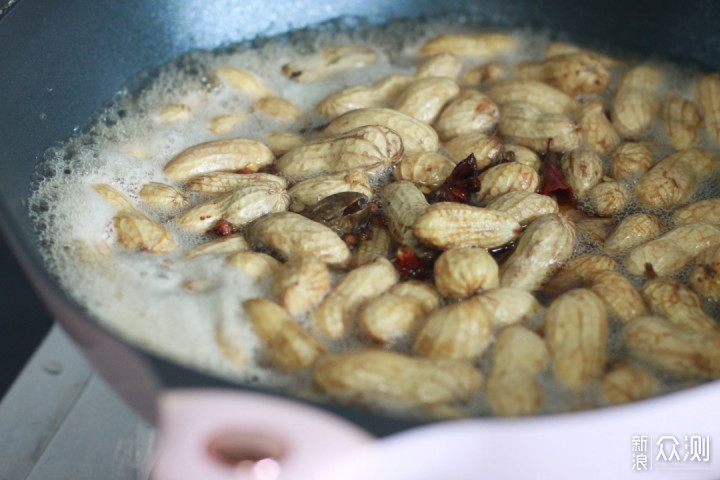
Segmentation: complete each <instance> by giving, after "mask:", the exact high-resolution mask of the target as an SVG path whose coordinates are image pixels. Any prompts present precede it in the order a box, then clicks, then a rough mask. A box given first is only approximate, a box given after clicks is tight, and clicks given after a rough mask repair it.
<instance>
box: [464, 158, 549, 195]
mask: <svg viewBox="0 0 720 480" xmlns="http://www.w3.org/2000/svg"><path fill="white" fill-rule="evenodd" d="M539 184H540V176H539V175H538V173H537V171H535V169H533V168H532V167H528V166H527V165H523V164H522V163H517V162H506V163H501V164H500V165H496V166H494V167H492V168H490V169H488V170H486V171H484V172H483V173H482V174H480V191H479V192H477V194H475V195H473V197H474V198H475V201H477V202H478V203H482V202H488V201H492V200H494V199H495V198H497V197H499V196H501V195H505V194H506V193H510V192H529V193H531V192H534V191H535V190H537V188H538V185H539Z"/></svg>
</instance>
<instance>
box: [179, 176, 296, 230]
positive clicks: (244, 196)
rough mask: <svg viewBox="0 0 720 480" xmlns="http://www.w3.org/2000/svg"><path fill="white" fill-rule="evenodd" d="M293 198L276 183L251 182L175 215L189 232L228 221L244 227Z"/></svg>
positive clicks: (285, 205)
mask: <svg viewBox="0 0 720 480" xmlns="http://www.w3.org/2000/svg"><path fill="white" fill-rule="evenodd" d="M288 205H290V197H289V196H288V194H287V192H286V191H285V189H283V188H279V187H278V186H277V184H276V183H248V184H246V185H243V186H242V187H239V188H237V189H235V190H233V191H231V192H228V193H225V194H223V195H221V196H219V197H216V198H213V199H211V200H208V201H206V202H203V203H200V204H198V205H195V206H194V207H192V208H190V209H188V210H185V211H184V212H183V213H181V214H180V215H178V216H177V217H176V218H175V223H176V224H177V225H178V226H179V227H180V228H182V229H183V230H187V231H190V232H196V233H203V232H206V231H208V230H210V229H212V228H214V227H215V225H216V224H217V222H218V221H220V220H226V221H228V222H230V223H232V224H233V226H235V227H241V226H244V225H247V224H248V223H250V222H252V221H253V220H255V219H256V218H259V217H261V216H263V215H265V214H268V213H273V212H281V211H284V210H287V208H288Z"/></svg>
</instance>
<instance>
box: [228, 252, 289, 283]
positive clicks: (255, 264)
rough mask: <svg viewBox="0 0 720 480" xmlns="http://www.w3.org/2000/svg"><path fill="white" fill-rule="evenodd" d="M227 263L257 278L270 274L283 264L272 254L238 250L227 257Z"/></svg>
mask: <svg viewBox="0 0 720 480" xmlns="http://www.w3.org/2000/svg"><path fill="white" fill-rule="evenodd" d="M227 263H228V265H232V266H233V267H235V268H236V269H238V270H240V271H241V272H243V273H244V274H246V275H249V276H251V277H252V278H254V279H255V280H262V279H263V278H266V277H268V276H270V275H271V274H273V273H274V272H275V271H277V270H278V269H279V268H280V266H281V265H282V264H281V263H280V262H279V261H277V260H276V259H274V258H273V257H271V256H270V255H267V254H265V253H260V252H236V253H233V254H232V255H230V256H229V257H227Z"/></svg>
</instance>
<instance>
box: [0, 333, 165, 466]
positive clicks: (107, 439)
mask: <svg viewBox="0 0 720 480" xmlns="http://www.w3.org/2000/svg"><path fill="white" fill-rule="evenodd" d="M153 438H154V431H153V429H152V427H150V426H149V425H148V424H146V423H145V422H144V421H143V420H141V419H140V418H139V417H138V416H137V415H136V414H135V413H134V412H132V411H131V410H130V409H129V408H128V407H127V406H126V405H125V404H124V403H123V402H122V401H121V400H120V399H119V398H118V397H117V395H115V393H114V392H113V391H112V390H111V389H110V387H109V386H108V385H107V384H106V383H105V381H104V380H102V379H101V378H100V377H99V376H98V375H97V374H96V373H95V372H94V371H93V369H92V367H91V366H90V365H89V364H88V363H87V361H86V360H85V359H84V358H83V357H82V355H81V354H80V353H79V351H78V350H77V348H76V347H75V346H74V345H73V344H72V343H71V341H70V340H69V339H68V337H67V336H66V334H65V332H64V331H63V330H62V329H61V328H60V327H59V326H58V325H54V326H53V327H52V329H51V331H50V333H49V334H48V336H47V337H46V338H45V340H44V341H43V343H42V344H41V345H40V347H39V348H38V350H37V351H36V352H35V354H34V356H33V357H32V359H31V360H30V361H29V362H28V364H27V366H26V367H25V369H24V370H23V371H22V373H21V375H20V376H19V377H18V379H17V381H16V382H15V383H14V384H13V386H12V387H11V389H10V391H9V392H8V393H7V395H6V396H5V397H4V398H3V400H2V403H0V480H66V479H67V480H85V479H87V480H146V479H147V473H146V470H147V465H148V461H149V458H150V452H151V449H152V444H153Z"/></svg>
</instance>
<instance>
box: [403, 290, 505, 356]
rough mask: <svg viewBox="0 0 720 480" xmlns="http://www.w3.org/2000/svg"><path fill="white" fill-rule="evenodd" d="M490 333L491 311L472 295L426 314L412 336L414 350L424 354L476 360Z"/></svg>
mask: <svg viewBox="0 0 720 480" xmlns="http://www.w3.org/2000/svg"><path fill="white" fill-rule="evenodd" d="M492 337H493V325H492V319H491V317H490V314H489V313H488V312H487V310H485V309H484V308H482V307H479V306H478V302H477V300H476V299H475V297H473V298H470V299H468V300H463V301H462V302H459V303H453V304H451V305H448V306H446V307H443V308H440V309H439V310H435V311H434V312H432V313H431V314H430V315H428V317H427V319H426V320H425V323H424V324H423V326H422V327H421V328H420V331H419V332H418V334H417V337H415V342H414V343H413V351H414V352H416V353H417V354H419V355H422V356H423V357H427V358H452V359H456V360H461V359H462V360H475V359H477V358H479V357H480V355H482V354H483V352H484V351H485V349H486V348H487V347H488V346H489V345H490V342H491V341H492Z"/></svg>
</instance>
